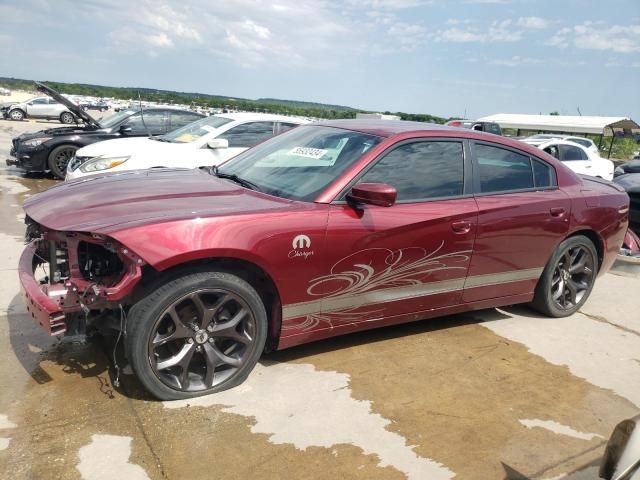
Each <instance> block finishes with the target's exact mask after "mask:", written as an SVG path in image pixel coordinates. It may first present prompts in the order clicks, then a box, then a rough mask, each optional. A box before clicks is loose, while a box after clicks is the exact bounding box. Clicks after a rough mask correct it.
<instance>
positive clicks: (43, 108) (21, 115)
mask: <svg viewBox="0 0 640 480" xmlns="http://www.w3.org/2000/svg"><path fill="white" fill-rule="evenodd" d="M2 115H3V117H4V118H9V119H11V120H24V119H25V118H46V119H48V120H60V122H61V123H65V124H71V123H75V121H76V117H75V115H73V113H71V112H70V111H69V109H68V108H67V107H65V106H64V105H62V104H61V103H58V102H56V101H55V100H54V99H53V98H49V97H35V98H32V99H31V100H27V101H26V102H20V103H14V104H12V105H10V106H9V107H8V108H4V109H3V112H2Z"/></svg>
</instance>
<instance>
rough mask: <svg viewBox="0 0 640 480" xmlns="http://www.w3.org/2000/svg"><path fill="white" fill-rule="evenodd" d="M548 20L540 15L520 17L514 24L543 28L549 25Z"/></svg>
mask: <svg viewBox="0 0 640 480" xmlns="http://www.w3.org/2000/svg"><path fill="white" fill-rule="evenodd" d="M549 23H550V22H549V20H546V19H544V18H541V17H520V18H518V21H517V22H516V24H517V25H518V26H519V27H523V28H530V29H544V28H547V27H548V26H549Z"/></svg>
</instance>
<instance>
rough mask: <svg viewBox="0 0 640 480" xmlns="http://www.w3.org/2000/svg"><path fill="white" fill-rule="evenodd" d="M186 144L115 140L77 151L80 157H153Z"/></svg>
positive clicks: (140, 139) (138, 138)
mask: <svg viewBox="0 0 640 480" xmlns="http://www.w3.org/2000/svg"><path fill="white" fill-rule="evenodd" d="M184 145H186V144H178V143H168V142H160V141H158V140H152V139H150V138H149V137H134V138H115V139H113V140H105V141H103V142H97V143H92V144H91V145H87V146H86V147H82V148H81V149H79V150H78V151H76V156H78V157H102V156H109V157H112V156H120V155H133V154H138V153H145V154H147V155H153V154H154V153H155V152H158V151H166V150H167V149H170V148H172V147H180V146H184Z"/></svg>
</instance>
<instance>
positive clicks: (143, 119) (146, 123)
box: [123, 110, 167, 137]
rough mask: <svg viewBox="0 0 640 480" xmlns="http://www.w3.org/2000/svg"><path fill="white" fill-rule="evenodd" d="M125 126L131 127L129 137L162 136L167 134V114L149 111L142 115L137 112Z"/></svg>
mask: <svg viewBox="0 0 640 480" xmlns="http://www.w3.org/2000/svg"><path fill="white" fill-rule="evenodd" d="M123 125H127V126H129V127H131V133H128V134H127V135H128V136H132V137H140V136H146V135H152V136H154V135H162V134H164V133H167V112H166V111H165V110H148V111H144V112H143V113H142V114H141V113H140V112H136V113H134V114H133V115H131V116H130V117H129V118H128V119H127V120H126V121H125V122H124V123H123Z"/></svg>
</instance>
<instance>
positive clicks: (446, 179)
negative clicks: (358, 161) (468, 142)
mask: <svg viewBox="0 0 640 480" xmlns="http://www.w3.org/2000/svg"><path fill="white" fill-rule="evenodd" d="M359 181H360V182H371V183H388V184H389V185H391V186H392V187H394V188H395V189H396V190H397V192H398V197H397V198H398V201H399V202H402V201H405V202H411V201H424V200H431V199H436V198H450V197H457V196H460V195H462V194H463V192H464V154H463V148H462V143H461V142H451V141H446V142H445V141H421V142H412V143H407V144H404V145H401V146H399V147H397V148H395V149H394V150H392V151H391V152H389V153H387V154H386V155H385V156H384V157H383V158H382V159H380V160H379V161H378V162H377V163H376V164H375V165H374V166H373V167H372V168H371V169H370V170H369V171H368V172H366V173H365V174H364V175H363V177H362V178H361V179H360V180H359Z"/></svg>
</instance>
